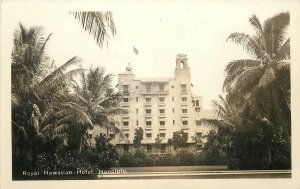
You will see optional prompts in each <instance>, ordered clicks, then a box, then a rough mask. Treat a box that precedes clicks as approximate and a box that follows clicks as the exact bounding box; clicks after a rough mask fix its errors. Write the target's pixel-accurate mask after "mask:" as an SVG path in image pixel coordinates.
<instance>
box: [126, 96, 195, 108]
mask: <svg viewBox="0 0 300 189" xmlns="http://www.w3.org/2000/svg"><path fill="white" fill-rule="evenodd" d="M158 99H159V103H161V104H162V103H164V102H165V97H159V98H158ZM151 100H152V98H151V97H146V103H147V104H151ZM135 101H136V102H138V101H139V98H138V97H136V98H135ZM172 101H173V102H174V97H172ZM181 101H182V102H186V101H187V97H181ZM197 101H198V100H197ZM123 102H129V98H127V97H125V98H123ZM198 106H199V102H198Z"/></svg>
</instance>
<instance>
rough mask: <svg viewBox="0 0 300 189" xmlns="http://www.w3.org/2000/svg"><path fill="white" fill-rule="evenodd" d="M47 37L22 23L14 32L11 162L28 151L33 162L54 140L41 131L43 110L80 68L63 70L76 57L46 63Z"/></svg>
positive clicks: (77, 60) (76, 61)
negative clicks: (60, 63) (54, 64)
mask: <svg viewBox="0 0 300 189" xmlns="http://www.w3.org/2000/svg"><path fill="white" fill-rule="evenodd" d="M50 36H51V34H50V35H48V36H47V37H45V34H43V33H42V28H41V27H32V28H29V29H27V28H26V27H24V26H23V25H22V24H20V29H19V30H16V31H15V33H14V47H13V51H12V64H11V68H12V69H11V73H12V83H11V87H12V132H13V136H14V142H13V156H14V161H18V160H21V161H22V159H23V158H24V154H29V156H30V154H31V155H32V159H33V161H32V164H33V165H34V164H35V162H36V159H37V153H38V150H40V149H46V148H38V147H40V146H41V145H43V144H46V143H48V142H49V141H50V143H51V141H56V137H55V136H53V137H52V138H51V140H48V139H49V137H47V136H46V135H45V133H43V132H42V128H41V120H42V117H43V113H44V112H46V111H47V110H48V109H49V108H51V107H53V104H55V102H56V101H55V100H56V99H57V98H58V97H59V96H60V93H59V91H61V90H66V89H67V85H68V81H70V80H72V76H73V75H74V74H77V73H80V72H82V71H83V69H72V70H70V71H66V70H67V68H69V67H70V66H71V65H76V64H78V63H79V62H80V60H79V59H78V58H77V57H74V58H72V59H70V60H69V61H67V62H66V63H65V64H63V65H62V66H60V67H58V68H54V66H53V63H52V65H50V66H49V65H48V64H49V63H50V62H48V58H47V57H46V55H45V47H46V44H47V42H48V40H49V39H50ZM56 104H57V103H56ZM52 139H53V140H52ZM37 144H39V145H37ZM29 159H30V158H29ZM25 164H26V163H25Z"/></svg>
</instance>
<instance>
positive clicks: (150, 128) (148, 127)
mask: <svg viewBox="0 0 300 189" xmlns="http://www.w3.org/2000/svg"><path fill="white" fill-rule="evenodd" d="M152 129H153V128H152V126H146V128H145V130H152Z"/></svg>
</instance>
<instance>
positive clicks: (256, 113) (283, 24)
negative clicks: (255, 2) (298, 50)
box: [223, 12, 291, 137]
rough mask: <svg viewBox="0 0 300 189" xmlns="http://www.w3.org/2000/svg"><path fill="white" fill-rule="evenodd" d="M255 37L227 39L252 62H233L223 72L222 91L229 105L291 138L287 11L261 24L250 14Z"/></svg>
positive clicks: (243, 35)
mask: <svg viewBox="0 0 300 189" xmlns="http://www.w3.org/2000/svg"><path fill="white" fill-rule="evenodd" d="M249 22H250V24H251V25H252V26H253V28H254V30H255V32H256V33H255V35H253V36H251V35H248V34H245V33H238V32H236V33H232V34H231V35H230V36H229V37H228V39H227V40H230V41H233V42H235V43H237V44H238V45H241V46H242V47H243V48H244V49H245V50H246V51H247V52H248V53H249V54H250V55H251V56H252V57H253V59H242V60H234V61H232V62H230V63H229V64H228V65H227V66H226V69H225V72H226V74H227V75H226V79H225V81H224V87H223V89H224V90H225V91H226V92H227V93H228V94H229V102H230V103H235V104H237V105H238V106H240V107H243V108H244V110H247V112H248V113H249V115H250V116H253V117H258V118H259V119H267V120H268V121H270V122H271V123H272V124H273V125H276V126H277V127H278V129H279V130H281V131H282V132H283V133H284V135H285V136H286V137H288V136H290V134H291V133H290V39H289V38H288V39H287V38H286V32H287V28H288V26H289V22H290V15H289V13H288V12H285V13H280V14H277V15H275V16H273V17H271V18H269V19H267V20H266V21H265V22H264V24H263V25H262V24H261V23H260V21H259V19H258V18H257V17H256V16H255V15H253V16H252V17H251V18H250V20H249Z"/></svg>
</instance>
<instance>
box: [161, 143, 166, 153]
mask: <svg viewBox="0 0 300 189" xmlns="http://www.w3.org/2000/svg"><path fill="white" fill-rule="evenodd" d="M160 153H166V145H164V144H163V145H161V146H160Z"/></svg>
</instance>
